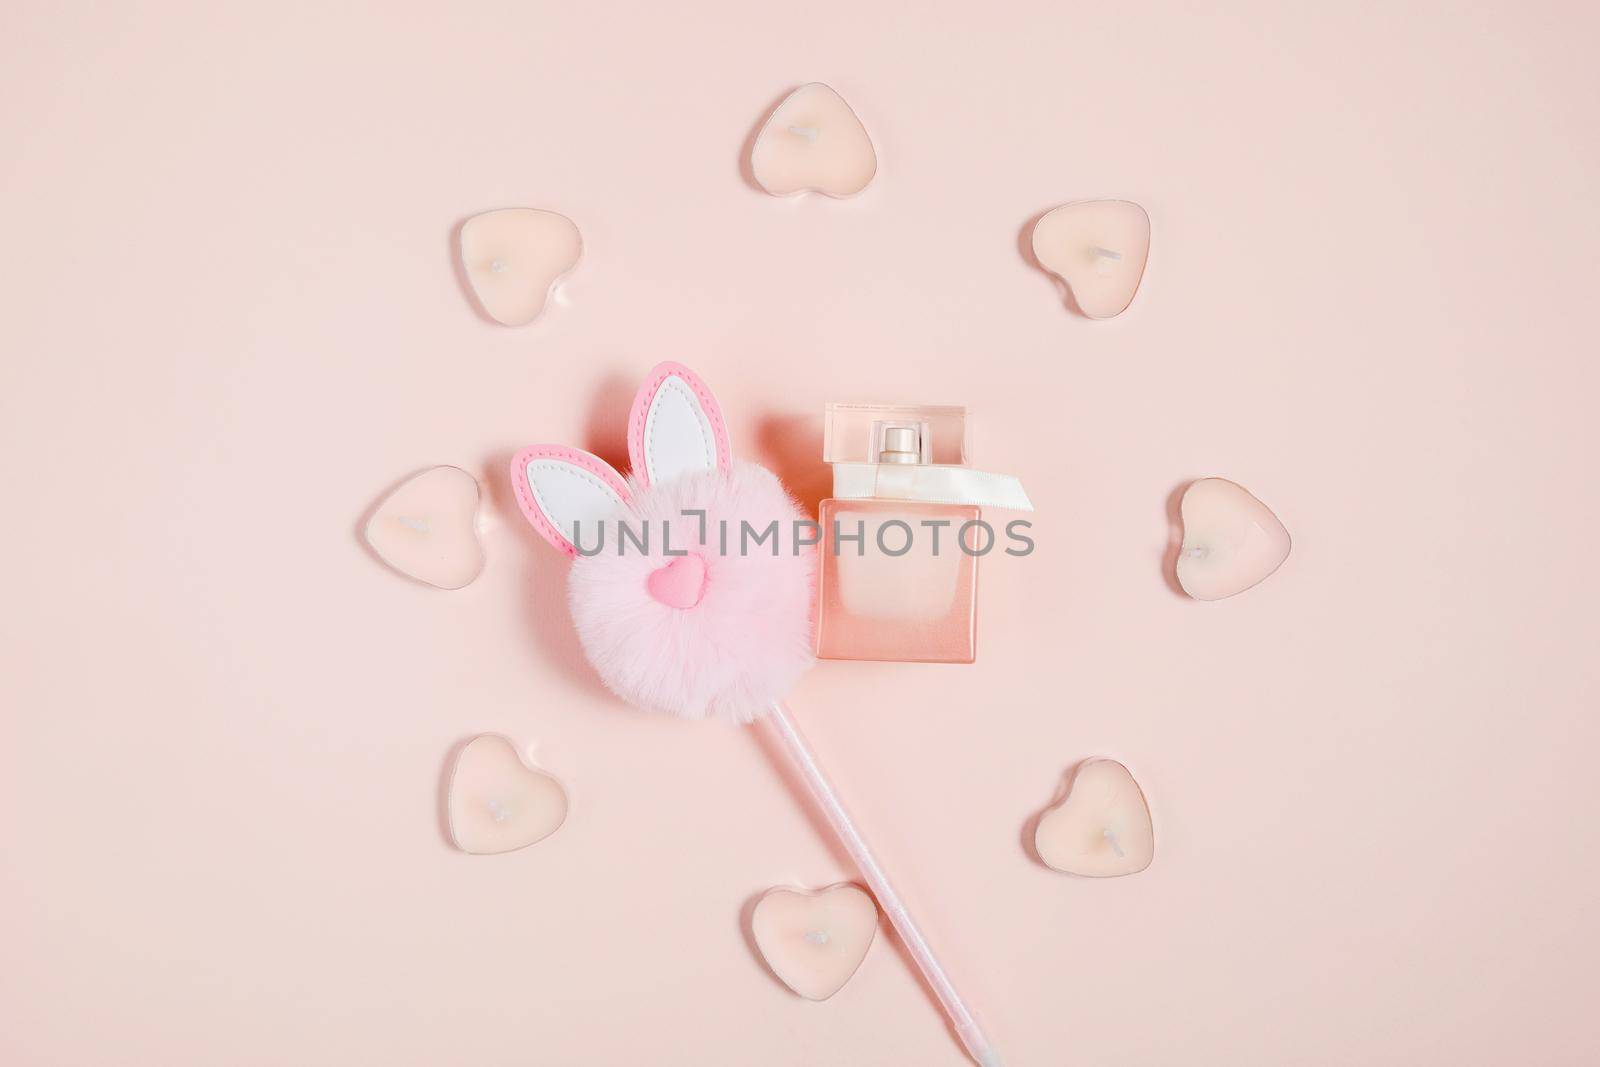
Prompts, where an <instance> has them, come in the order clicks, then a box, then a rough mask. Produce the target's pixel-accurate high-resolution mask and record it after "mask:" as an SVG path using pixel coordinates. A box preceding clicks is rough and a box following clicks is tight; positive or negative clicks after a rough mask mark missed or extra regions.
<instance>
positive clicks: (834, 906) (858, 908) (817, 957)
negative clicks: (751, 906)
mask: <svg viewBox="0 0 1600 1067" xmlns="http://www.w3.org/2000/svg"><path fill="white" fill-rule="evenodd" d="M877 929H878V906H877V905H876V904H874V903H873V901H872V897H870V896H868V895H867V892H866V890H864V889H862V888H860V887H859V886H854V885H850V884H849V883H843V884H840V885H834V886H829V887H828V888H827V889H821V890H817V891H816V892H811V893H808V892H805V891H803V890H797V889H769V890H768V891H767V892H766V893H765V894H763V895H762V897H761V899H760V900H759V901H757V902H756V907H755V911H754V912H753V913H752V914H751V916H750V932H751V933H752V934H753V935H754V936H755V939H756V947H757V948H759V949H760V950H761V956H762V958H763V959H765V960H766V961H767V966H768V967H770V968H772V973H773V974H775V975H777V976H778V978H779V979H780V980H781V981H782V982H783V984H784V985H786V986H788V987H789V988H790V989H792V990H794V991H795V992H796V993H799V994H800V995H801V996H802V997H805V998H806V999H807V1000H827V999H828V998H829V997H831V996H833V995H834V994H835V993H837V992H838V991H839V990H840V988H841V987H842V986H843V985H844V984H845V983H846V982H848V981H849V980H850V976H851V975H853V974H855V973H856V968H858V967H860V966H861V961H862V960H863V959H865V958H866V955H867V949H868V948H869V947H871V945H872V935H873V934H874V933H876V932H877Z"/></svg>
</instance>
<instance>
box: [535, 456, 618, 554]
mask: <svg viewBox="0 0 1600 1067" xmlns="http://www.w3.org/2000/svg"><path fill="white" fill-rule="evenodd" d="M511 487H512V489H513V490H515V491H516V494H517V504H518V506H520V507H521V508H522V514H523V515H525V516H526V517H527V519H528V521H529V522H530V523H532V524H533V528H534V529H535V530H538V531H539V532H540V533H541V534H543V535H544V538H545V540H546V541H549V542H550V543H551V544H552V545H555V546H556V547H557V548H559V549H560V550H561V551H563V552H565V553H566V554H567V555H569V556H576V555H577V554H578V547H577V544H576V541H577V537H578V524H579V523H582V526H583V529H584V530H586V531H588V532H587V533H586V534H585V535H584V540H585V541H587V542H590V543H593V542H594V541H595V539H596V538H597V537H598V536H599V534H598V532H597V531H598V530H599V528H600V524H601V523H603V522H605V521H606V520H607V519H615V518H618V517H620V516H622V515H625V514H627V512H628V507H629V504H628V486H627V483H626V482H624V481H623V480H622V476H621V475H620V474H618V473H617V472H616V471H614V470H612V469H611V465H610V464H608V463H607V462H606V461H605V460H603V459H601V458H600V457H599V456H591V455H590V454H589V453H587V452H583V451H580V450H579V449H576V448H565V447H562V446H561V445H534V446H533V447H532V448H524V449H523V450H522V451H521V452H518V453H517V455H516V458H515V459H513V460H512V461H511Z"/></svg>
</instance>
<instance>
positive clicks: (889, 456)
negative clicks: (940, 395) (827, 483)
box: [822, 403, 967, 466]
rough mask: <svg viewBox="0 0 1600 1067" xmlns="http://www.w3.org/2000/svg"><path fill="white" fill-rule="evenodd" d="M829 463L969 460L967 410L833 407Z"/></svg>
mask: <svg viewBox="0 0 1600 1067" xmlns="http://www.w3.org/2000/svg"><path fill="white" fill-rule="evenodd" d="M822 459H823V462H824V463H922V464H938V465H943V466H963V465H965V464H966V462H967V412H966V409H965V408H960V407H940V406H932V405H924V406H915V405H908V404H838V403H834V404H829V405H828V409H827V417H826V419H825V421H824V428H823V439H822Z"/></svg>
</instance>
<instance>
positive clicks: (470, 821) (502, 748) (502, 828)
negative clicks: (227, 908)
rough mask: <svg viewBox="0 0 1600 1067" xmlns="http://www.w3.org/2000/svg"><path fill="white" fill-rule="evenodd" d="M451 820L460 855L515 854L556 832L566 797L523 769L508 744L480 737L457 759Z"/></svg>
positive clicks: (500, 739) (558, 788)
mask: <svg viewBox="0 0 1600 1067" xmlns="http://www.w3.org/2000/svg"><path fill="white" fill-rule="evenodd" d="M447 814H448V817H449V820H450V838H451V840H453V841H455V843H456V847H457V848H459V849H461V851H463V852H471V853H474V854H477V855H490V854H493V853H496V852H511V851H513V850H515V849H519V848H523V847H525V846H527V845H531V844H533V843H534V842H535V841H542V840H543V839H544V838H546V837H549V836H550V835H551V834H553V833H555V832H556V829H557V827H559V826H560V825H561V823H562V822H563V821H564V820H565V819H566V817H567V791H566V790H565V789H563V788H561V783H560V782H558V781H556V780H555V779H554V778H552V777H551V776H550V775H548V774H546V773H544V772H543V771H541V770H538V769H536V768H533V767H530V766H528V765H527V764H526V763H524V762H523V761H522V757H521V756H520V755H518V754H517V750H516V747H515V746H514V745H512V743H511V742H510V740H509V739H507V738H504V737H501V736H500V735H498V734H479V735H478V736H477V737H474V738H473V739H472V740H471V741H468V742H467V743H466V744H465V745H464V746H462V749H461V752H460V754H459V755H457V756H456V765H455V767H454V768H453V769H452V770H451V772H450V790H449V798H448V801H447Z"/></svg>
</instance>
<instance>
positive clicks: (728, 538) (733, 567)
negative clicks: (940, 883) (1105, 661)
mask: <svg viewBox="0 0 1600 1067" xmlns="http://www.w3.org/2000/svg"><path fill="white" fill-rule="evenodd" d="M628 459H629V462H630V464H631V465H632V468H633V470H632V474H631V477H630V478H628V479H626V480H625V479H624V478H623V477H622V476H621V475H620V474H618V473H617V472H616V471H615V470H614V469H612V467H611V466H610V465H609V464H607V463H606V462H605V461H604V460H602V459H600V458H599V457H597V456H594V455H591V454H590V453H588V452H584V451H582V450H580V449H576V448H568V447H564V446H560V445H534V446H532V447H530V448H525V449H523V450H522V451H520V452H518V453H517V455H516V457H515V458H514V459H513V460H512V462H511V481H512V485H513V487H514V489H515V492H516V497H517V503H518V505H519V506H520V507H521V509H522V513H523V515H525V516H526V517H527V519H528V521H529V522H530V523H532V524H533V527H534V529H536V530H538V531H539V533H540V534H541V535H543V536H544V538H545V539H546V540H547V541H549V542H550V543H551V544H552V545H554V546H555V547H556V548H558V549H560V550H561V551H562V552H565V553H566V554H567V555H569V556H571V557H573V566H572V573H571V578H570V581H569V587H568V598H567V600H568V606H569V607H570V609H571V611H572V620H573V623H574V625H575V626H576V628H577V631H578V639H579V642H580V643H581V644H582V646H583V651H584V654H585V656H586V657H587V658H588V660H589V662H590V664H591V665H593V667H594V669H595V671H596V673H598V674H599V675H600V678H601V680H602V681H603V682H604V683H605V684H606V686H607V687H608V688H609V689H611V690H612V692H614V693H616V694H617V695H618V696H620V697H622V698H623V699H624V700H626V701H628V702H629V703H631V704H634V705H636V706H638V707H641V708H644V709H646V710H650V711H664V712H669V713H672V714H676V715H681V716H683V717H685V718H692V719H700V718H707V717H715V718H721V719H725V720H728V721H730V722H736V723H747V722H751V721H754V720H755V719H756V718H758V717H759V718H764V719H765V720H766V721H767V722H768V723H769V724H770V725H771V726H772V728H773V731H774V733H775V734H776V735H777V737H778V739H779V740H780V741H781V742H782V744H783V746H784V748H785V750H786V751H787V752H788V754H789V756H790V758H791V759H792V760H793V761H794V763H795V766H796V768H797V769H798V770H799V771H800V773H801V775H802V776H803V777H804V778H805V781H806V784H807V786H808V787H809V789H810V791H811V793H812V796H813V797H814V798H815V799H816V801H817V803H818V805H819V806H820V807H821V808H822V811H823V813H824V814H825V815H826V816H827V817H828V821H829V823H830V824H831V825H832V827H833V829H834V832H835V833H837V834H838V836H839V839H840V841H841V843H842V844H843V845H844V847H845V849H846V850H847V851H848V852H849V853H850V856H851V858H852V859H853V860H854V861H855V862H856V865H857V866H858V867H859V868H860V869H861V873H862V875H863V876H864V878H865V880H866V882H867V885H868V886H869V887H870V888H871V889H872V892H873V894H874V895H875V896H876V897H877V899H878V904H879V905H880V906H881V907H882V908H883V911H884V913H885V914H886V915H887V916H888V917H889V920H890V921H891V922H892V923H893V924H894V927H895V929H896V930H897V931H898V932H899V934H900V936H901V939H902V940H903V941H904V942H905V944H906V947H907V948H908V949H909V950H910V953H911V955H912V958H913V959H915V960H916V962H917V964H918V966H919V967H920V968H921V970H922V973H923V975H924V977H925V978H926V979H927V981H928V984H929V985H930V986H931V987H932V989H933V991H934V993H935V994H936V995H937V996H938V998H939V1001H940V1003H941V1004H942V1005H943V1007H944V1009H945V1011H946V1012H947V1013H948V1014H949V1016H950V1020H951V1023H952V1024H953V1026H954V1028H955V1031H956V1033H957V1035H958V1036H959V1037H960V1038H961V1040H962V1042H963V1043H964V1044H965V1045H966V1047H967V1050H968V1051H969V1052H970V1053H971V1054H972V1056H973V1058H974V1059H975V1060H976V1061H977V1062H978V1063H980V1064H982V1065H984V1067H997V1065H998V1064H999V1062H1000V1060H999V1057H998V1055H997V1054H996V1053H995V1051H994V1047H993V1045H992V1044H990V1042H989V1040H988V1038H987V1037H986V1036H985V1035H984V1034H983V1031H982V1030H981V1029H980V1027H979V1025H978V1023H977V1020H976V1019H975V1018H974V1017H973V1015H972V1012H971V1011H970V1010H969V1009H968V1008H967V1006H966V1004H965V1003H964V1002H963V1001H962V999H961V997H960V995H959V994H958V993H957V992H956V990H955V987H954V986H953V985H952V984H951V983H950V979H949V978H948V976H947V975H946V974H945V971H944V968H943V967H942V966H941V965H940V963H939V961H938V960H937V959H936V958H935V957H934V955H933V951H932V949H931V948H929V946H928V943H927V940H926V939H925V938H924V937H923V935H922V932H921V931H920V930H919V929H918V928H917V925H916V923H915V922H914V921H913V919H912V918H911V915H910V913H909V912H908V911H907V910H906V908H905V905H904V903H903V902H902V901H901V900H900V897H899V894H898V893H896V892H895V890H894V887H893V886H892V885H890V884H889V881H888V878H887V876H886V875H885V874H884V872H883V869H882V868H881V867H880V866H879V864H878V861H877V859H876V858H875V857H874V856H873V854H872V851H871V850H870V848H869V847H868V846H867V843H866V841H865V840H864V839H863V838H862V836H861V834H860V832H859V831H858V830H857V828H856V826H855V823H854V821H853V820H852V819H851V817H850V815H849V813H848V812H847V811H846V810H845V808H844V805H843V804H842V803H841V801H840V800H839V796H838V794H837V792H836V791H835V790H834V788H833V786H832V784H831V783H830V782H829V781H828V779H827V776H826V775H825V774H824V773H823V771H822V768H821V766H820V764H818V762H817V759H816V756H815V754H814V753H813V752H812V750H811V748H810V746H809V745H808V744H807V743H806V741H805V738H804V737H803V736H802V735H801V733H800V731H799V729H798V728H797V727H796V725H795V723H794V720H793V718H792V717H791V716H790V714H789V711H788V709H787V708H786V707H785V706H784V704H783V698H784V697H785V696H787V695H788V693H789V690H790V689H792V688H793V686H794V684H795V683H796V682H797V681H798V680H799V679H800V676H801V675H802V674H804V673H805V671H806V669H807V668H808V667H810V666H811V664H812V662H813V661H814V656H813V638H812V614H811V607H812V596H813V584H814V574H815V570H816V552H815V549H814V546H815V544H816V543H817V541H818V537H817V536H816V535H817V533H818V531H817V527H816V525H815V524H814V523H812V522H811V521H810V520H809V519H808V517H807V516H806V515H805V514H804V513H803V512H802V511H801V510H800V507H799V505H798V504H797V503H796V502H795V501H794V499H793V498H792V497H790V496H789V494H788V493H787V492H785V490H784V488H783V485H782V483H780V482H779V481H778V478H777V476H776V475H774V474H773V473H772V472H771V471H769V470H767V469H766V468H764V467H760V466H757V465H756V464H753V463H746V462H739V463H736V462H734V459H733V453H732V450H731V449H730V448H729V445H728V431H727V426H726V424H725V423H724V421H723V418H722V409H721V408H720V407H719V406H718V405H717V401H716V398H715V397H713V396H712V395H711V390H710V389H708V388H707V387H706V384H705V383H704V382H703V381H701V380H700V378H699V376H697V375H696V374H695V373H694V372H693V371H691V370H690V369H689V368H687V367H685V366H683V365H682V364H678V363H670V362H669V363H661V364H659V365H657V366H656V367H655V368H654V369H653V370H651V372H650V374H649V376H648V377H647V378H646V379H645V382H644V385H643V386H642V387H641V388H640V390H639V393H638V395H637V396H636V397H635V398H634V401H633V407H632V409H631V410H630V411H629V413H628ZM774 526H775V527H776V529H775V531H774V530H773V529H772V528H773V527H774ZM747 531H748V532H747ZM803 533H809V534H810V535H811V536H807V537H802V534H803ZM608 537H609V539H610V544H609V545H608V544H607V539H608Z"/></svg>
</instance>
